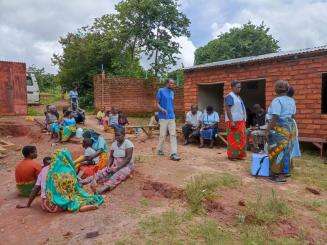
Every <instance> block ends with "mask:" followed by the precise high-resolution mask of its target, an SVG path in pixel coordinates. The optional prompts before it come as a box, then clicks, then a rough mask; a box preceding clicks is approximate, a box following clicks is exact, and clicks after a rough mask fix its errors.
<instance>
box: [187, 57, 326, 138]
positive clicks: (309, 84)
mask: <svg viewBox="0 0 327 245" xmlns="http://www.w3.org/2000/svg"><path fill="white" fill-rule="evenodd" d="M326 72H327V54H326V52H323V53H322V52H321V53H319V52H316V53H314V52H312V53H304V54H299V55H296V56H295V57H293V58H290V57H284V58H283V57H280V58H275V59H267V60H261V61H252V62H247V63H243V64H233V65H226V66H216V67H210V68H201V69H194V70H192V69H190V70H186V71H185V82H184V98H185V103H184V109H185V111H186V110H188V108H189V107H190V105H191V104H196V103H197V101H198V83H217V82H221V83H223V84H224V95H226V94H227V93H229V92H230V82H231V81H232V80H240V81H244V80H257V79H265V80H266V107H267V108H268V106H269V104H270V102H271V101H272V99H273V98H274V82H275V81H276V80H278V79H285V80H288V81H289V83H290V84H291V86H293V87H294V89H295V99H296V103H297V115H296V120H297V123H298V127H299V132H300V136H302V137H316V138H325V139H327V114H322V110H321V96H322V74H323V73H326Z"/></svg>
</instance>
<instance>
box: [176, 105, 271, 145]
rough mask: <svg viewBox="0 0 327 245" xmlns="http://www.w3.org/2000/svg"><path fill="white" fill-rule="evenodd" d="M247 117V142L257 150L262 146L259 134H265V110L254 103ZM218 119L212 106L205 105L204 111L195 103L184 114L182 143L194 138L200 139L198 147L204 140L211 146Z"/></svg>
mask: <svg viewBox="0 0 327 245" xmlns="http://www.w3.org/2000/svg"><path fill="white" fill-rule="evenodd" d="M249 119H250V120H249V127H248V130H247V133H248V139H249V143H251V144H252V145H253V147H254V149H255V150H256V151H258V150H259V149H263V147H264V146H263V144H264V143H263V142H262V140H260V139H262V137H260V136H264V135H265V130H264V127H265V125H266V111H265V110H264V109H263V108H262V107H261V106H260V105H259V104H255V105H254V106H253V108H252V110H251V114H250V117H249ZM219 121H220V119H219V114H218V113H217V112H216V111H215V110H214V109H213V107H212V106H210V105H209V106H207V107H206V109H205V111H204V112H201V111H199V110H198V107H197V106H196V105H192V106H191V110H190V111H189V112H187V114H186V118H185V125H184V126H183V128H182V131H183V135H184V139H185V143H184V145H188V144H189V143H190V142H191V141H192V140H194V139H195V140H199V141H200V146H199V147H200V148H203V147H204V144H205V142H206V141H208V142H209V147H210V148H213V146H214V141H215V139H216V137H217V134H218V124H219Z"/></svg>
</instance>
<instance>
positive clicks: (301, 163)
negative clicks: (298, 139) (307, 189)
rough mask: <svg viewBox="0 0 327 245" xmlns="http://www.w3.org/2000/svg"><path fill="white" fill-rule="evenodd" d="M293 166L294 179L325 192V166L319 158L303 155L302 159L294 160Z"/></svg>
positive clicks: (326, 188)
mask: <svg viewBox="0 0 327 245" xmlns="http://www.w3.org/2000/svg"><path fill="white" fill-rule="evenodd" d="M294 165H295V166H294V169H293V173H292V177H293V178H294V179H296V180H298V181H300V182H303V183H305V184H306V185H309V186H315V187H318V188H320V189H322V190H323V191H327V164H324V162H323V160H322V159H321V158H320V157H318V156H313V155H309V154H303V157H301V158H299V159H296V160H295V164H294Z"/></svg>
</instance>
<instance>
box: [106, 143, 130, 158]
mask: <svg viewBox="0 0 327 245" xmlns="http://www.w3.org/2000/svg"><path fill="white" fill-rule="evenodd" d="M129 148H134V145H133V143H132V142H131V141H130V140H128V139H125V140H124V142H123V143H122V144H121V146H118V144H117V141H115V142H114V143H112V145H111V150H112V151H114V154H113V157H125V156H126V152H125V150H126V149H129Z"/></svg>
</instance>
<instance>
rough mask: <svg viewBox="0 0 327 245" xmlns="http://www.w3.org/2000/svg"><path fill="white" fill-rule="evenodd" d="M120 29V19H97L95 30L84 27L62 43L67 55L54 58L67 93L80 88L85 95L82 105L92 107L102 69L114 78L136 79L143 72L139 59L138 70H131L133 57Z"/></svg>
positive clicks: (136, 66)
mask: <svg viewBox="0 0 327 245" xmlns="http://www.w3.org/2000/svg"><path fill="white" fill-rule="evenodd" d="M117 29H118V27H117V19H116V16H115V15H106V16H103V17H101V18H98V19H96V20H95V22H94V23H93V25H92V26H90V27H83V28H81V29H79V30H78V31H77V32H76V33H68V34H67V36H65V37H61V38H60V40H59V43H60V44H61V45H62V47H63V54H62V55H54V56H53V59H52V60H53V63H54V64H56V65H58V66H59V73H58V78H59V80H60V81H61V84H62V86H63V87H64V88H65V89H66V90H69V89H71V88H73V87H74V85H75V84H77V85H78V87H79V90H80V92H81V94H82V95H83V97H81V101H80V102H81V104H82V105H85V106H91V105H92V103H93V82H92V78H93V76H94V75H95V74H98V73H100V72H101V70H102V68H103V69H104V70H105V71H106V72H107V73H109V74H112V75H135V73H141V72H142V68H141V67H140V65H139V61H138V59H137V60H133V62H135V65H134V68H135V69H134V70H130V69H128V67H129V65H128V62H129V61H130V56H131V55H130V53H129V50H128V49H125V48H124V42H123V41H122V40H121V39H120V38H119V35H118V34H117Z"/></svg>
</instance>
